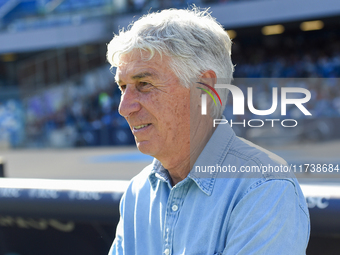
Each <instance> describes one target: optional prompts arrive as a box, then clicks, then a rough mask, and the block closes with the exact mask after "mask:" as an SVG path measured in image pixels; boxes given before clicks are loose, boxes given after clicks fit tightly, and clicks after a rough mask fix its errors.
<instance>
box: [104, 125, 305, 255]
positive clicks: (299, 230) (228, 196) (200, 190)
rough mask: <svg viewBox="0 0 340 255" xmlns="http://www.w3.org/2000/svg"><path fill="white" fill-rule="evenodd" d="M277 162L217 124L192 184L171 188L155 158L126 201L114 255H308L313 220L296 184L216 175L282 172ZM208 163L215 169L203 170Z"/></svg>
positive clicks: (265, 176) (283, 176) (268, 176)
mask: <svg viewBox="0 0 340 255" xmlns="http://www.w3.org/2000/svg"><path fill="white" fill-rule="evenodd" d="M280 160H282V159H281V158H279V157H277V156H276V155H274V154H271V153H270V152H268V151H265V152H264V151H263V150H261V149H260V148H259V147H257V148H256V146H255V145H253V144H250V143H249V142H248V141H245V140H242V139H240V138H238V137H236V136H235V134H234V132H233V130H232V129H231V127H230V126H229V125H219V126H218V128H217V129H216V130H215V132H214V134H213V136H212V137H211V139H210V140H209V142H208V143H207V145H206V147H205V148H204V150H203V151H202V153H201V155H200V156H199V158H198V159H197V161H196V163H195V166H194V167H193V169H192V171H191V172H190V173H189V175H188V176H187V178H185V179H184V180H182V181H181V182H179V183H177V184H176V185H175V186H173V187H172V186H171V182H170V177H169V174H168V171H167V170H166V169H164V168H163V167H162V165H161V163H160V162H159V161H157V160H154V161H153V163H152V164H151V165H149V166H147V167H146V168H145V169H144V170H143V171H142V172H141V173H140V174H139V175H137V176H136V177H134V178H133V179H132V181H131V183H130V185H129V187H128V189H127V191H126V192H125V194H124V196H123V197H122V200H121V204H120V213H121V218H120V221H119V224H118V226H117V231H116V238H115V240H114V242H113V245H112V247H111V250H110V252H109V254H110V255H113V254H121V255H122V254H126V255H133V254H140V255H161V254H165V255H169V254H174V255H179V254H188V255H214V254H228V255H235V254H239V255H241V254H246V255H249V254H261V255H265V254H269V255H278V254H284V255H287V254H289V255H299V254H306V247H307V244H308V240H309V234H310V220H309V214H308V209H307V205H306V202H305V198H304V196H303V194H302V191H301V189H300V186H299V184H298V182H297V181H296V179H295V178H293V177H292V176H291V175H290V174H289V173H283V172H279V173H275V174H273V173H269V172H260V173H256V174H254V175H249V173H239V172H237V173H232V174H226V173H224V172H221V171H220V172H218V171H217V170H216V169H217V165H219V166H228V165H230V166H234V167H235V168H237V170H238V171H240V169H241V167H243V168H245V166H248V169H251V167H254V169H256V168H259V169H261V167H262V166H268V167H269V166H273V167H274V166H277V167H278V166H280V164H281V163H283V162H280ZM203 165H205V166H216V169H215V171H210V172H209V173H202V172H198V169H199V168H197V166H203ZM195 169H196V171H195ZM200 169H201V170H203V168H200ZM239 177H243V178H239ZM248 177H252V178H248Z"/></svg>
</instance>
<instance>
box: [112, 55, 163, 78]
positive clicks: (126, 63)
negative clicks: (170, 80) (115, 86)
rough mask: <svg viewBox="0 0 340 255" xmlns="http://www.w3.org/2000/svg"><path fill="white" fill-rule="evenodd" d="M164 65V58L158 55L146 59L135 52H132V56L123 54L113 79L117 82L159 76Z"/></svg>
mask: <svg viewBox="0 0 340 255" xmlns="http://www.w3.org/2000/svg"><path fill="white" fill-rule="evenodd" d="M166 65H167V64H166V62H164V59H162V58H160V57H159V56H154V57H153V58H152V59H150V60H148V59H143V57H142V56H140V55H136V54H133V56H131V55H130V56H126V55H124V56H122V59H121V62H120V65H119V66H118V67H117V69H116V75H115V79H116V82H119V81H121V80H125V79H133V80H136V79H141V78H145V77H151V78H159V75H160V74H161V73H162V72H164V70H163V68H164V66H166ZM162 70H163V71H162Z"/></svg>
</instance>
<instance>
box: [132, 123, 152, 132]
mask: <svg viewBox="0 0 340 255" xmlns="http://www.w3.org/2000/svg"><path fill="white" fill-rule="evenodd" d="M150 125H151V123H147V124H141V125H136V126H132V129H133V131H134V132H137V131H141V130H144V129H146V128H147V127H149V126H150Z"/></svg>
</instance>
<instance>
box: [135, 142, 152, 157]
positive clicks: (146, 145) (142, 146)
mask: <svg viewBox="0 0 340 255" xmlns="http://www.w3.org/2000/svg"><path fill="white" fill-rule="evenodd" d="M136 145H137V148H138V150H139V151H140V152H141V153H143V154H146V155H150V156H154V155H155V147H154V146H152V144H151V143H150V142H149V141H143V142H137V141H136Z"/></svg>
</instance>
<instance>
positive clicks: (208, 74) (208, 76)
mask: <svg viewBox="0 0 340 255" xmlns="http://www.w3.org/2000/svg"><path fill="white" fill-rule="evenodd" d="M200 81H201V82H203V83H205V84H208V85H210V86H211V87H213V88H214V87H215V84H216V83H217V76H216V73H215V72H214V71H213V70H207V71H204V72H203V73H202V74H201V76H200Z"/></svg>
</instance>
